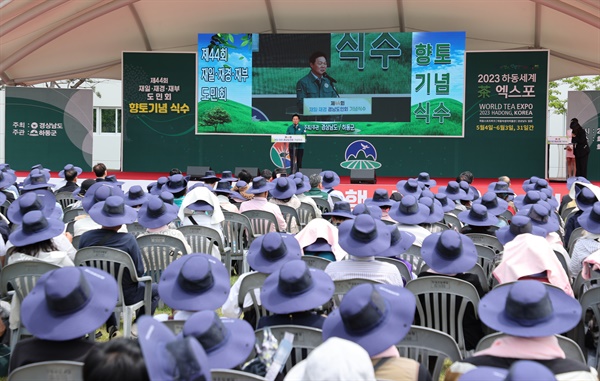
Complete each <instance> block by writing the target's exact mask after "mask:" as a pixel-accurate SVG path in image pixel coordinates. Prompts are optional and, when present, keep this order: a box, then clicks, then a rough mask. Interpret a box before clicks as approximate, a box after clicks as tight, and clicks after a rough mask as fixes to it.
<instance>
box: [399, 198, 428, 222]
mask: <svg viewBox="0 0 600 381" xmlns="http://www.w3.org/2000/svg"><path fill="white" fill-rule="evenodd" d="M389 216H390V217H391V218H392V219H393V220H394V221H397V222H400V223H401V224H406V225H418V224H422V223H423V222H425V220H427V218H428V217H429V208H428V207H427V206H425V205H423V204H421V203H419V202H418V201H417V199H416V198H415V197H414V196H413V195H407V196H404V197H402V200H400V202H398V203H396V204H394V205H392V207H391V209H390V212H389Z"/></svg>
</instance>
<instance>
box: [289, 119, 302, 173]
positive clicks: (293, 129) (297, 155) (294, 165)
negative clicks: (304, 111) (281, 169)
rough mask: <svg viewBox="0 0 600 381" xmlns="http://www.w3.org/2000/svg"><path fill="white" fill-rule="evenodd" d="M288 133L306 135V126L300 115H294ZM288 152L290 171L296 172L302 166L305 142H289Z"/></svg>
mask: <svg viewBox="0 0 600 381" xmlns="http://www.w3.org/2000/svg"><path fill="white" fill-rule="evenodd" d="M285 134H286V135H304V134H306V132H305V130H304V126H303V125H301V124H300V116H299V115H298V114H294V116H292V125H291V126H289V127H288V129H287V131H286V133H285ZM288 144H289V147H288V152H289V153H290V173H295V172H298V171H299V170H300V168H302V158H303V157H304V143H288Z"/></svg>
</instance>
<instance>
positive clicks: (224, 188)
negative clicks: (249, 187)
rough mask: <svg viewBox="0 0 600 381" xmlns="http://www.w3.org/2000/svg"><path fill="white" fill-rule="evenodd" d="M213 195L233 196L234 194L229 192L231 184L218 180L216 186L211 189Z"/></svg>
mask: <svg viewBox="0 0 600 381" xmlns="http://www.w3.org/2000/svg"><path fill="white" fill-rule="evenodd" d="M212 191H213V192H214V193H221V194H225V195H230V194H234V193H235V192H234V191H232V190H231V183H230V182H229V181H223V180H219V182H218V183H217V185H216V186H215V187H214V188H213V189H212Z"/></svg>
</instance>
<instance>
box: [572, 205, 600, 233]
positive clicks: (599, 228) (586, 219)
mask: <svg viewBox="0 0 600 381" xmlns="http://www.w3.org/2000/svg"><path fill="white" fill-rule="evenodd" d="M577 222H579V225H581V227H582V228H584V229H585V230H586V231H588V232H590V233H593V234H600V202H596V203H595V204H594V206H592V207H591V208H589V209H588V210H586V211H585V212H583V214H581V216H579V217H577Z"/></svg>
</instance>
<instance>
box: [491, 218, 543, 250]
mask: <svg viewBox="0 0 600 381" xmlns="http://www.w3.org/2000/svg"><path fill="white" fill-rule="evenodd" d="M495 233H496V237H497V238H498V241H500V243H501V244H502V246H504V245H506V244H507V243H509V242H510V241H512V240H513V239H515V237H516V236H518V235H519V234H527V233H529V234H533V235H537V236H539V237H546V231H545V230H544V229H542V228H540V227H537V226H534V225H533V224H532V223H531V218H529V217H527V216H523V215H516V216H513V218H512V219H511V220H510V225H507V226H503V227H501V228H500V229H498V230H496V231H495Z"/></svg>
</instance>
